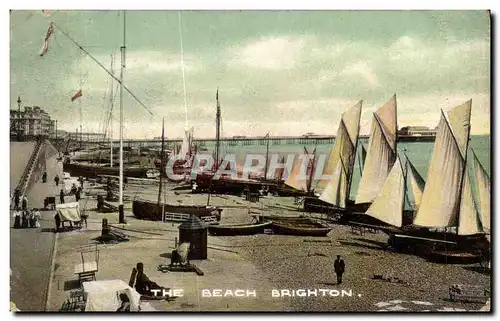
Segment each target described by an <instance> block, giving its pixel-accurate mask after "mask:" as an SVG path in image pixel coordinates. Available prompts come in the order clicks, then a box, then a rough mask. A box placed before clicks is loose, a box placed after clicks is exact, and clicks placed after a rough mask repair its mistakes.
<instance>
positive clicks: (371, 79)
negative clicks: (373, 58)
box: [340, 61, 378, 88]
mask: <svg viewBox="0 0 500 321" xmlns="http://www.w3.org/2000/svg"><path fill="white" fill-rule="evenodd" d="M340 74H341V75H345V76H347V77H356V78H361V79H362V80H364V81H365V82H366V83H367V84H368V85H369V86H370V87H371V88H375V87H377V86H378V79H377V75H376V74H375V71H374V70H373V68H372V67H371V66H370V65H369V64H368V63H367V62H366V61H357V62H355V63H353V64H350V65H348V66H347V67H345V68H344V70H342V72H341V73H340Z"/></svg>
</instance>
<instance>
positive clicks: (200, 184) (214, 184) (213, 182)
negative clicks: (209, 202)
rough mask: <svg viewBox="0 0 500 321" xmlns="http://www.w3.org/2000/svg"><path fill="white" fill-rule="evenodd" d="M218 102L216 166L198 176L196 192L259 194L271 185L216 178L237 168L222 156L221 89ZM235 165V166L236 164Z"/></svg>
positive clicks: (246, 180)
mask: <svg viewBox="0 0 500 321" xmlns="http://www.w3.org/2000/svg"><path fill="white" fill-rule="evenodd" d="M215 100H216V108H217V109H216V117H215V120H216V131H215V135H216V136H215V137H216V139H215V155H214V166H213V167H212V169H210V170H208V171H204V172H201V173H197V174H196V178H195V183H196V191H197V192H202V191H207V192H209V193H220V194H233V195H238V196H239V195H241V194H243V193H244V192H245V190H247V189H248V190H249V191H250V192H257V191H259V190H261V189H262V186H264V185H269V183H265V182H261V181H259V180H255V179H242V178H236V179H235V178H232V177H230V176H229V175H225V174H221V175H220V177H217V176H216V173H217V172H218V171H219V170H221V171H228V170H232V171H235V170H236V168H229V167H230V166H231V162H226V161H224V160H222V157H221V156H220V154H219V153H220V127H221V126H220V124H221V108H220V102H219V89H218V88H217V92H216V95H215ZM234 165H235V164H234Z"/></svg>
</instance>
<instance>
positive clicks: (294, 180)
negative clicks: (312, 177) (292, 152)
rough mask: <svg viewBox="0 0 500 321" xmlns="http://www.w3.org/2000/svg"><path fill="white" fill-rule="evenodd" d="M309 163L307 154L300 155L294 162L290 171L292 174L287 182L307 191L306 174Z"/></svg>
mask: <svg viewBox="0 0 500 321" xmlns="http://www.w3.org/2000/svg"><path fill="white" fill-rule="evenodd" d="M307 163H308V158H307V155H302V156H300V157H298V158H297V159H296V161H295V163H294V164H293V167H292V170H291V171H290V175H289V176H288V178H287V179H286V181H285V184H286V185H288V186H290V187H293V188H295V189H298V190H299V191H307V179H306V177H305V176H306V175H305V174H304V173H306V167H305V166H307Z"/></svg>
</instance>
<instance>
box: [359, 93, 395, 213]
mask: <svg viewBox="0 0 500 321" xmlns="http://www.w3.org/2000/svg"><path fill="white" fill-rule="evenodd" d="M397 128H398V126H397V103H396V94H394V95H393V96H392V97H391V99H390V100H389V101H388V102H387V103H385V104H384V105H383V106H382V107H380V108H379V109H378V110H377V111H376V112H375V113H374V114H373V120H372V126H371V132H370V141H369V143H368V153H367V156H366V160H365V165H364V168H363V174H362V175H361V181H360V182H359V188H358V193H357V195H356V202H355V204H356V205H357V210H358V211H359V210H361V211H362V209H363V208H365V209H366V208H367V207H368V206H369V205H370V204H371V203H372V202H373V201H374V199H375V198H376V197H377V195H378V194H379V192H380V190H381V188H382V185H383V184H384V182H385V180H386V178H387V175H388V174H389V171H390V170H391V168H392V165H393V164H394V162H395V161H396V144H397Z"/></svg>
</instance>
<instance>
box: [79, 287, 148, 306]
mask: <svg viewBox="0 0 500 321" xmlns="http://www.w3.org/2000/svg"><path fill="white" fill-rule="evenodd" d="M83 291H84V292H85V293H87V303H86V305H85V312H102V311H112V312H116V310H117V309H118V308H119V307H120V305H121V300H120V294H121V293H125V294H126V295H127V296H128V298H129V300H130V311H131V312H134V311H154V309H153V308H152V307H151V306H150V305H149V304H146V305H145V304H144V303H142V304H141V302H140V299H141V295H140V294H139V293H138V292H137V291H136V290H135V289H133V288H131V287H130V286H129V285H128V284H127V283H125V282H123V281H122V280H104V281H91V282H83Z"/></svg>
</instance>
